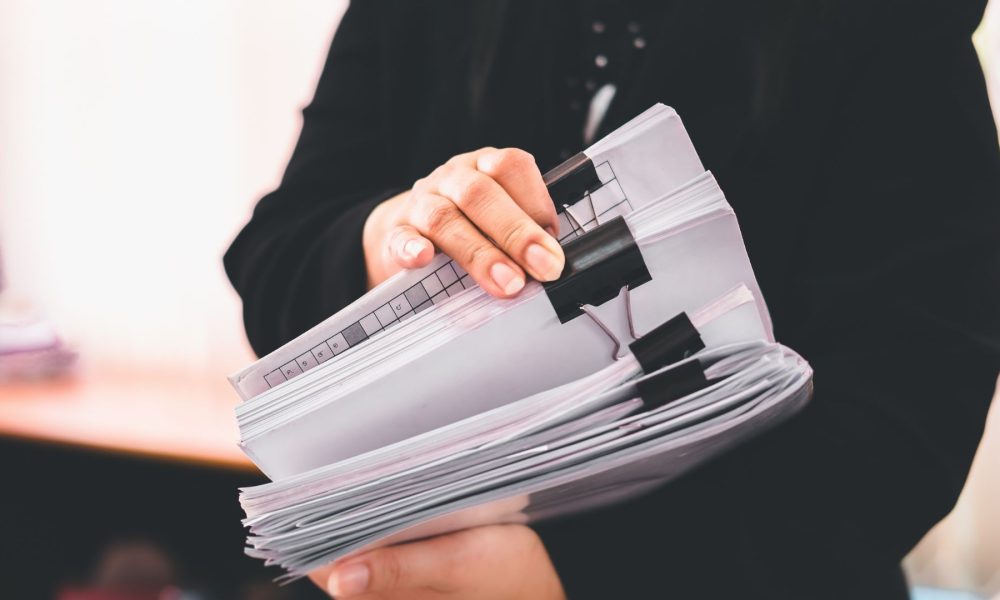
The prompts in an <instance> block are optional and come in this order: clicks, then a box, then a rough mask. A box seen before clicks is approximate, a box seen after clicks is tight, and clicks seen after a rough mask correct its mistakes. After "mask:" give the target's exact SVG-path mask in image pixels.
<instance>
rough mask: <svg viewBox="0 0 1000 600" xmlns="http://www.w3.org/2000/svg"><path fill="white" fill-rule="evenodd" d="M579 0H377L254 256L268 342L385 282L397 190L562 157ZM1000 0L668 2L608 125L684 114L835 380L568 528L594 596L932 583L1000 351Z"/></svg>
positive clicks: (248, 262)
mask: <svg viewBox="0 0 1000 600" xmlns="http://www.w3.org/2000/svg"><path fill="white" fill-rule="evenodd" d="M551 6H552V4H551V3H547V2H537V1H535V0H512V1H510V2H491V1H487V0H482V1H481V2H468V1H467V0H450V1H449V0H438V1H433V2H432V1H428V2H408V1H402V0H400V1H398V2H393V1H388V0H385V1H383V0H357V1H355V2H354V3H352V4H351V7H350V8H349V10H348V12H347V14H346V16H345V17H344V20H343V22H342V24H341V26H340V29H339V31H338V32H337V35H336V36H335V39H334V41H333V45H332V48H331V52H330V55H329V59H328V62H327V64H326V68H325V70H324V73H323V75H322V78H321V80H320V82H319V86H318V89H317V91H316V97H315V99H314V100H313V102H312V104H310V105H309V107H308V108H306V110H305V111H304V117H305V123H304V127H303V130H302V135H301V138H300V140H299V143H298V146H297V147H296V150H295V152H294V155H293V157H292V160H291V163H290V164H289V166H288V170H287V173H286V175H285V177H284V180H283V181H282V184H281V186H280V187H279V188H278V189H277V190H275V191H274V192H273V193H271V194H269V195H268V196H266V197H265V198H264V199H262V200H261V202H260V204H259V205H258V206H257V209H256V211H255V213H254V216H253V218H252V220H251V221H250V223H249V224H248V225H247V226H246V228H245V229H244V230H243V232H242V233H241V234H240V235H239V237H238V238H237V240H236V241H235V242H234V244H233V246H232V248H231V249H230V250H229V252H228V253H227V255H226V260H225V263H226V269H227V272H228V273H229V275H230V277H231V279H232V281H233V283H234V285H235V286H236V288H237V289H238V290H239V292H240V294H241V295H242V297H243V300H244V307H245V309H244V310H245V316H246V327H247V332H248V335H249V338H250V341H251V343H252V344H253V347H254V349H255V350H256V351H257V352H258V353H261V354H263V353H265V352H268V351H270V350H272V349H274V348H275V347H277V346H278V345H280V344H282V343H283V342H285V341H287V340H289V339H291V338H292V337H294V336H295V335H297V334H299V333H301V332H302V331H304V330H305V329H307V328H308V327H310V326H311V325H313V324H315V323H317V322H318V321H320V320H322V319H323V318H325V317H326V316H328V315H330V314H331V313H333V312H334V311H336V310H338V309H339V308H341V307H343V306H344V305H345V304H346V303H348V302H349V301H350V300H352V299H353V298H355V297H357V296H358V295H359V294H361V293H362V292H363V291H364V285H365V273H364V266H363V264H364V263H363V261H362V250H361V246H360V232H361V228H362V224H363V221H364V219H365V216H366V215H367V213H368V211H369V210H370V209H371V207H372V206H374V205H375V204H376V203H377V202H379V201H380V200H381V199H382V198H384V197H387V196H389V195H391V194H392V193H393V192H394V191H395V190H398V189H405V188H407V187H409V186H410V185H411V184H412V182H413V181H414V180H416V179H417V178H420V177H422V176H424V175H426V174H427V173H429V172H430V171H431V170H432V169H433V168H434V167H435V166H437V165H438V164H440V163H442V162H443V161H445V160H446V159H447V158H448V157H450V156H452V155H454V154H456V153H459V152H463V151H468V150H471V149H474V148H476V147H480V146H484V145H493V146H518V147H522V148H525V149H527V150H528V151H530V152H532V153H533V154H535V156H536V158H537V160H538V162H539V164H540V165H541V166H542V167H543V170H544V169H547V168H549V167H552V166H555V165H556V164H558V163H559V162H560V160H559V153H560V150H562V146H563V145H564V143H565V139H564V137H560V135H559V131H558V128H556V127H555V126H554V123H555V122H556V119H555V118H554V116H553V115H555V114H562V113H560V112H558V111H563V110H565V109H564V108H563V107H561V106H558V105H557V103H556V101H555V98H556V97H557V94H556V92H555V91H554V87H555V86H556V85H557V84H558V85H561V83H560V82H561V79H560V76H561V73H560V72H559V69H560V65H561V64H563V63H562V62H561V61H560V60H557V58H558V54H559V53H560V52H564V51H565V49H564V45H565V44H571V43H576V42H573V41H572V39H571V38H573V36H564V35H563V34H562V33H560V32H564V31H566V28H560V22H559V20H558V15H559V11H557V10H552V8H551ZM984 6H985V0H936V1H930V0H918V1H912V0H908V1H905V2H904V1H902V0H896V1H890V0H883V1H881V2H871V1H870V0H864V1H862V0H852V1H841V2H836V3H834V2H824V1H821V0H816V1H815V2H791V1H788V0H769V1H762V2H743V1H738V0H683V1H681V0H678V1H675V2H672V3H670V5H669V9H668V10H666V11H664V15H663V16H662V17H661V18H660V19H659V20H657V21H655V22H653V23H652V24H651V25H650V27H655V36H650V40H649V42H648V44H647V45H646V47H645V49H644V51H643V52H644V55H643V57H642V59H641V60H640V61H639V62H638V63H637V64H635V65H633V67H632V73H631V75H630V77H629V81H628V83H627V84H626V85H624V86H623V87H622V88H621V89H619V92H618V94H616V96H615V99H614V101H613V103H612V106H611V108H610V110H609V113H608V115H607V118H606V119H605V120H604V122H603V124H602V127H601V133H605V132H607V131H609V130H611V129H613V128H614V127H617V126H618V125H621V124H622V123H624V122H625V121H627V120H628V119H629V118H630V117H632V116H634V115H636V114H638V113H639V112H641V111H642V110H644V109H646V108H648V107H649V106H650V105H651V104H653V103H654V102H657V101H662V102H664V103H665V104H668V105H671V106H673V107H675V108H676V109H677V110H678V111H679V113H680V115H681V116H682V118H683V119H684V122H685V125H686V126H687V128H688V131H689V132H690V134H691V137H692V138H693V140H694V143H695V145H696V147H697V149H698V152H699V154H700V155H701V157H702V159H703V161H704V163H705V165H706V166H707V167H708V168H709V169H711V170H712V171H713V172H714V173H715V175H716V176H717V177H718V179H719V181H720V182H721V184H722V187H723V189H724V190H725V191H726V194H727V197H728V198H729V200H730V202H731V203H732V205H733V206H734V208H735V210H736V212H737V215H738V217H739V219H740V225H741V228H742V231H743V234H744V237H745V240H746V244H747V248H748V251H749V254H750V258H751V260H752V262H753V264H754V267H755V269H756V272H757V275H758V279H759V282H760V284H761V287H762V289H763V291H764V293H765V295H766V298H767V301H768V305H769V307H770V310H771V314H772V316H773V318H774V323H775V330H776V334H777V337H778V339H779V340H781V341H783V342H784V343H786V344H788V345H790V346H791V347H793V348H795V349H797V350H798V351H800V352H801V353H802V354H803V355H804V356H805V357H807V358H808V359H809V360H810V362H811V363H812V365H813V366H814V367H815V371H816V377H815V389H816V394H815V398H814V400H813V402H812V403H811V404H810V406H809V407H808V408H807V409H806V410H805V411H804V412H803V413H802V414H801V415H800V416H799V417H797V418H795V419H794V420H793V421H791V422H789V423H787V424H786V425H785V426H783V427H781V428H780V429H778V430H776V431H775V432H773V433H772V434H770V435H767V436H765V437H763V438H761V439H759V440H757V441H755V442H753V443H751V444H749V445H746V446H744V447H742V448H741V449H740V450H739V451H737V452H734V453H732V454H730V455H728V456H726V457H724V458H721V459H719V460H717V461H715V462H714V463H712V464H710V465H708V466H706V467H705V468H703V469H700V470H699V471H697V472H695V473H692V474H690V475H688V476H686V477H684V478H683V479H681V480H679V481H677V482H675V483H673V484H671V485H669V486H667V487H665V488H663V489H661V490H660V491H658V492H657V493H655V494H652V495H649V496H647V497H645V498H643V499H641V500H638V501H635V502H631V503H629V504H628V505H625V506H621V507H617V508H614V509H609V510H605V511H601V512H599V513H594V514H591V515H587V516H584V517H579V518H573V519H569V520H566V521H564V522H562V523H554V524H551V525H546V526H543V527H540V528H539V529H540V532H541V534H542V536H543V539H544V540H545V543H546V545H547V547H548V548H549V551H550V553H551V555H552V557H553V560H554V562H555V564H556V566H557V569H558V571H559V573H560V575H561V577H562V578H563V581H564V583H565V585H566V588H567V590H568V592H569V595H570V597H571V598H619V597H643V598H647V597H664V598H769V599H770V598H795V599H802V598H903V597H905V595H906V592H905V583H904V581H903V579H902V576H901V572H900V569H899V561H900V559H901V558H902V557H903V556H904V555H905V554H906V553H907V552H908V551H909V550H910V548H912V546H913V545H914V544H915V543H916V542H917V541H918V540H919V539H920V538H921V536H922V535H923V534H924V533H925V532H926V531H927V530H928V529H929V528H930V527H931V526H932V525H933V524H934V523H935V522H937V521H938V520H939V519H940V518H941V517H943V516H944V515H945V514H946V513H947V512H948V511H949V510H950V509H951V508H952V506H953V504H954V502H955V500H956V498H957V496H958V493H959V491H960V490H961V488H962V485H963V482H964V480H965V477H966V474H967V471H968V468H969V465H970V462H971V460H972V456H973V453H974V451H975V448H976V446H977V443H978V441H979V438H980V436H981V433H982V428H983V423H984V419H985V414H986V411H987V408H988V405H989V401H990V397H991V395H992V391H993V388H994V384H995V382H996V377H997V372H998V368H1000V214H998V213H1000V158H998V148H997V135H996V130H995V128H994V125H993V122H992V118H991V114H990V109H989V105H988V101H987V97H986V93H985V86H984V82H983V78H982V72H981V69H980V65H979V62H978V59H977V57H976V54H975V52H974V49H973V46H972V44H971V41H970V35H971V33H972V31H973V29H974V28H975V26H976V24H977V23H978V21H979V19H980V18H981V16H982V12H983V9H984ZM819 7H824V8H823V9H822V11H821V10H820V8H819ZM484 15H491V19H492V20H490V19H485V20H484V18H483V16H484ZM485 41H494V42H496V44H498V45H497V46H496V48H495V49H493V48H492V47H484V45H483V44H484V43H485ZM576 51H579V48H577V49H576V50H574V52H576ZM491 57H492V59H491ZM480 59H483V60H481V61H480ZM579 149H580V148H573V149H571V150H573V151H577V150H579ZM372 401H373V402H377V401H378V399H377V398H373V399H372Z"/></svg>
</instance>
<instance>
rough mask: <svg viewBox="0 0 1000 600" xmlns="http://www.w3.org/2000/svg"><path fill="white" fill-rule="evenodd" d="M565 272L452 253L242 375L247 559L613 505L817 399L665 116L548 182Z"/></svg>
mask: <svg viewBox="0 0 1000 600" xmlns="http://www.w3.org/2000/svg"><path fill="white" fill-rule="evenodd" d="M546 183H547V185H548V187H549V191H550V194H551V195H552V197H553V200H554V201H555V202H556V204H557V210H558V211H559V214H560V222H561V236H562V239H561V242H562V243H563V245H564V250H565V253H566V258H567V263H566V269H565V270H564V272H563V275H562V277H560V279H559V280H557V281H555V282H551V283H546V284H540V283H537V282H532V283H529V285H528V286H527V287H525V289H524V291H523V292H522V293H521V294H520V295H519V296H518V297H516V298H513V299H510V300H498V299H495V298H492V297H490V296H489V295H487V294H486V293H485V292H484V291H482V290H481V289H479V288H478V287H477V286H476V285H475V284H474V283H473V282H472V281H471V280H470V279H469V277H468V275H467V274H465V273H464V272H463V271H462V270H461V269H460V268H459V267H458V265H456V264H455V263H453V262H452V261H451V260H450V259H449V258H448V257H446V256H444V255H439V256H438V257H436V258H435V260H434V261H433V262H432V264H431V265H429V266H428V267H426V268H424V269H417V270H412V271H406V272H403V273H400V274H399V275H397V276H396V277H394V278H392V279H390V280H388V281H386V282H385V283H384V284H382V285H380V286H378V287H376V288H375V289H373V290H371V291H370V292H369V293H367V294H365V295H364V296H363V297H361V298H360V299H359V300H358V301H356V302H354V303H353V304H351V305H350V306H348V307H347V308H345V309H344V310H342V311H340V312H339V313H337V314H336V315H334V316H332V317H330V318H329V319H327V320H326V321H324V322H323V323H321V324H319V325H317V326H316V327H315V328H313V329H312V330H310V331H309V332H307V333H305V334H303V335H302V336H300V337H299V338H297V339H296V340H294V341H292V342H290V343H289V344H287V345H285V346H284V347H282V348H280V349H278V350H277V351H275V352H274V353H272V354H270V355H268V356H266V357H264V358H262V359H261V360H260V361H258V362H257V363H255V364H254V365H252V366H250V367H249V368H247V369H245V370H244V371H242V372H240V373H238V374H236V375H234V376H233V377H232V378H231V381H232V382H233V384H234V386H235V387H236V389H237V391H238V392H239V393H240V395H241V396H242V397H243V399H244V402H243V403H242V404H241V405H240V406H239V407H238V408H237V411H236V412H237V419H238V422H239V427H240V434H241V440H242V442H241V443H242V446H243V449H244V450H245V452H246V453H247V455H248V456H250V457H251V459H253V460H254V462H255V463H256V464H257V465H258V466H259V467H260V468H261V470H262V471H264V473H265V474H267V475H268V476H269V477H270V478H271V479H272V482H271V483H268V484H265V485H262V486H257V487H254V488H248V489H244V490H243V491H242V495H241V502H242V504H243V507H244V509H245V511H246V513H247V520H246V524H247V525H248V526H249V528H250V531H251V535H250V537H249V540H248V543H249V548H248V550H247V551H248V553H249V554H251V555H253V556H257V557H260V558H263V559H265V560H267V561H268V562H269V563H271V564H278V565H281V566H282V567H283V568H285V569H286V570H287V572H288V574H289V576H291V577H295V576H300V575H302V574H304V573H307V572H308V571H309V570H311V569H313V568H315V567H318V566H320V565H322V564H324V563H326V562H329V561H331V560H334V559H336V558H339V557H342V556H346V555H348V554H351V553H353V552H357V551H360V550H363V549H367V548H371V547H375V546H378V545H383V544H387V543H393V542H398V541H403V540H409V539H415V538H419V537H425V536H428V535H434V534H439V533H443V532H447V531H453V530H456V529H460V528H464V527H470V526H475V525H482V524H488V523H502V522H533V521H537V520H539V519H545V518H550V517H556V516H562V515H566V514H570V513H574V512H578V511H582V510H587V509H590V508H594V507H597V506H603V505H607V504H609V503H613V502H619V501H622V500H624V499H627V498H631V497H634V496H635V495H637V494H641V493H643V492H645V491H648V490H649V489H651V488H653V487H655V486H658V485H662V484H663V483H664V482H666V481H669V480H670V479H672V478H674V477H676V476H677V475H679V474H681V473H683V472H684V471H686V470H688V469H690V468H692V467H695V466H697V465H699V464H701V463H703V462H705V461H706V460H708V459H710V458H711V457H713V456H716V455H718V454H719V453H721V452H724V451H726V450H727V449H729V448H731V447H732V446H733V445H735V444H737V443H739V442H741V441H743V440H745V439H747V438H748V437H750V436H754V435H758V434H759V433H760V432H762V431H764V430H766V429H768V428H770V427H772V426H773V425H774V424H776V423H778V422H780V421H781V420H782V419H784V418H786V417H788V416H789V415H790V414H792V413H793V412H794V411H795V410H797V409H798V408H799V407H801V406H802V404H803V403H804V402H806V401H807V399H808V397H809V395H810V392H811V376H812V372H811V370H810V368H809V366H808V364H807V363H806V362H805V361H804V360H802V359H801V358H800V357H799V356H797V355H796V354H795V353H794V352H793V351H791V350H789V349H787V348H785V347H783V346H780V345H779V344H776V343H775V342H774V340H773V337H772V332H771V323H770V319H769V317H768V314H767V309H766V306H765V304H764V301H763V298H762V296H761V293H760V290H759V289H758V287H757V283H756V280H755V278H754V274H753V270H752V268H751V266H750V262H749V260H748V258H747V254H746V250H745V248H744V245H743V240H742V237H741V234H740V230H739V226H738V224H737V221H736V217H735V215H734V214H733V211H732V209H731V208H730V207H729V205H728V203H727V202H726V199H725V197H724V195H723V193H722V191H721V190H720V189H719V186H718V184H717V183H716V181H715V179H714V178H713V177H712V175H711V174H710V173H707V172H705V170H704V168H703V167H702V165H701V162H700V161H699V159H698V157H697V154H696V153H695V151H694V148H693V146H692V144H691V141H690V140H689V139H688V136H687V133H686V132H685V131H684V127H683V125H682V124H681V121H680V119H679V118H678V116H677V115H676V113H675V112H674V111H673V110H672V109H670V108H668V107H665V106H663V105H657V106H654V107H653V108H651V109H650V110H648V111H646V112H645V113H643V114H642V115H640V116H639V117H637V118H635V119H633V120H632V121H631V122H629V123H628V124H626V125H625V126H623V127H622V128H620V129H618V130H617V131H615V132H613V133H612V134H611V135H609V136H608V137H606V138H605V139H603V140H601V141H599V142H598V143H596V144H595V145H594V146H592V147H591V148H589V149H587V150H586V151H584V152H583V153H581V154H579V155H577V156H576V157H574V158H573V159H570V160H569V161H567V163H565V164H563V165H561V166H560V167H558V168H556V169H555V170H553V171H552V172H550V173H549V174H547V175H546Z"/></svg>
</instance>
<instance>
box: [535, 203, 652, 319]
mask: <svg viewBox="0 0 1000 600" xmlns="http://www.w3.org/2000/svg"><path fill="white" fill-rule="evenodd" d="M563 252H564V253H565V255H566V266H565V267H563V272H562V275H560V276H559V279H557V280H555V281H550V282H547V283H543V284H542V285H543V286H544V288H545V293H546V294H548V296H549V301H550V302H552V307H553V308H555V310H556V314H557V315H558V316H559V321H560V322H562V323H566V322H568V321H571V320H573V319H575V318H576V317H578V316H580V315H582V314H583V311H582V310H581V308H580V307H581V306H583V305H585V304H589V305H591V306H598V305H600V304H604V303H605V302H607V301H608V300H612V299H614V298H616V297H617V296H618V294H619V292H620V291H621V289H622V288H623V287H629V288H634V287H637V286H640V285H642V284H644V283H646V282H647V281H649V280H651V279H652V277H650V275H649V270H648V269H647V268H646V262H645V261H644V260H643V258H642V253H641V252H639V246H638V245H636V243H635V238H634V237H632V232H631V231H630V230H629V228H628V225H627V224H626V223H625V219H624V218H623V217H615V218H614V219H612V220H611V221H608V222H607V223H605V224H603V225H600V226H598V227H597V228H596V229H592V230H590V231H588V232H587V233H585V234H583V235H582V236H580V237H578V238H576V239H574V240H572V241H570V242H568V243H567V244H566V245H565V246H563Z"/></svg>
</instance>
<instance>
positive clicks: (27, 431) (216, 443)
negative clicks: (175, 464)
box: [0, 368, 256, 470]
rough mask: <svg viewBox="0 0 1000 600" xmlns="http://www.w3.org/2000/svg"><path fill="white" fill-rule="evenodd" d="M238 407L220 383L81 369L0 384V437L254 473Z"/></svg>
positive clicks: (186, 376)
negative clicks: (243, 446)
mask: <svg viewBox="0 0 1000 600" xmlns="http://www.w3.org/2000/svg"><path fill="white" fill-rule="evenodd" d="M237 402H238V398H237V396H236V392H234V391H233V389H232V388H231V387H230V386H229V382H228V381H226V378H225V376H223V375H218V376H208V375H205V376H200V375H192V374H182V375H177V374H172V373H140V372H135V371H127V372H124V371H123V372H115V371H107V370H105V371H93V370H87V369H86V368H81V369H80V370H79V372H78V373H77V374H76V375H75V376H73V377H70V378H67V379H65V380H56V381H35V382H32V381H24V382H13V383H12V382H4V383H0V435H3V436H11V437H18V438H25V439H31V440H40V441H46V442H55V443H62V444H74V445H79V446H85V447H89V448H95V449H100V450H108V451H114V452H124V453H128V454H135V455H140V456H147V457H155V458H161V459H168V460H175V461H184V462H193V463H200V464H206V465H212V466H217V467H225V468H230V469H241V470H255V469H256V467H254V466H253V464H252V463H251V462H250V461H249V460H248V459H247V458H246V457H245V456H244V455H243V453H242V452H240V450H239V448H238V447H237V440H238V430H237V427H236V418H235V416H234V415H233V407H234V406H235V405H236V403H237Z"/></svg>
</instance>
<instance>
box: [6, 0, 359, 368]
mask: <svg viewBox="0 0 1000 600" xmlns="http://www.w3.org/2000/svg"><path fill="white" fill-rule="evenodd" d="M345 7H346V2H345V1H343V0H333V1H324V2H319V1H315V0H313V1H310V0H296V1H291V2H289V1H282V2H241V1H237V0H212V1H209V2H204V1H197V0H183V1H171V2H148V1H141V2H135V1H132V0H90V1H88V2H75V1H71V0H3V1H2V2H0V90H2V92H0V240H2V241H0V247H2V248H3V254H4V257H3V262H4V269H5V275H6V277H5V278H6V280H7V285H8V287H9V295H13V296H16V297H19V298H21V299H30V300H31V301H33V302H34V303H36V304H38V305H40V306H41V307H42V308H43V309H44V311H45V313H47V314H48V315H49V316H50V317H51V318H52V319H53V320H55V321H56V322H57V323H58V324H59V325H60V327H61V329H62V330H63V331H64V332H65V334H66V336H67V337H68V338H69V339H70V340H71V341H72V342H73V343H74V344H75V345H76V346H77V347H78V348H79V349H80V350H81V352H82V355H83V357H84V365H90V366H93V365H114V366H117V367H124V368H130V367H141V368H149V367H151V366H156V365H159V366H162V367H163V368H169V369H175V368H180V369H188V370H191V369H193V370H202V369H204V370H206V371H210V372H211V373H212V375H213V376H219V374H220V373H227V372H228V371H230V370H233V369H235V368H237V367H239V366H242V365H243V364H244V363H245V362H246V361H247V360H248V359H249V358H250V354H249V352H248V350H247V347H246V343H245V338H244V336H243V333H242V329H241V324H240V317H239V303H238V299H237V297H236V295H235V294H234V293H233V292H232V291H231V290H230V288H229V285H228V283H227V281H226V280H225V278H224V275H223V272H222V266H221V262H220V260H221V256H222V253H223V251H224V250H225V248H226V247H227V245H228V243H229V241H230V240H231V239H232V237H233V236H234V235H235V233H236V231H237V230H238V228H239V226H240V225H241V224H242V223H243V222H244V221H245V219H246V217H247V216H248V214H249V209H250V207H251V206H252V203H253V201H254V200H255V199H256V198H258V197H259V196H260V195H261V194H262V193H264V192H265V191H267V190H268V189H270V188H271V187H273V186H274V185H276V183H277V181H278V178H279V177H280V173H281V170H282V169H283V167H284V163H285V162H286V160H287V157H288V155H289V153H290V150H291V145H292V144H293V143H294V140H295V137H296V136H297V135H298V130H299V126H300V117H299V113H298V110H299V109H300V108H301V106H302V105H303V104H304V103H305V102H306V101H307V100H308V98H310V97H311V94H312V89H313V87H314V86H315V80H316V77H317V75H318V71H319V68H320V67H321V65H322V61H323V59H324V58H325V56H326V50H327V48H328V45H329V41H330V37H331V35H332V33H333V30H334V27H335V25H336V23H337V21H338V20H339V16H340V14H341V12H342V11H343V9H344V8H345ZM220 360H221V365H220V363H219V362H218V361H220Z"/></svg>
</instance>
